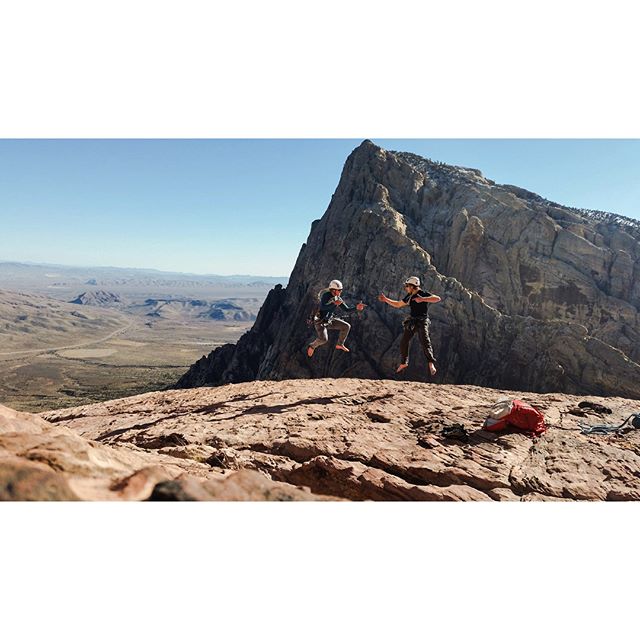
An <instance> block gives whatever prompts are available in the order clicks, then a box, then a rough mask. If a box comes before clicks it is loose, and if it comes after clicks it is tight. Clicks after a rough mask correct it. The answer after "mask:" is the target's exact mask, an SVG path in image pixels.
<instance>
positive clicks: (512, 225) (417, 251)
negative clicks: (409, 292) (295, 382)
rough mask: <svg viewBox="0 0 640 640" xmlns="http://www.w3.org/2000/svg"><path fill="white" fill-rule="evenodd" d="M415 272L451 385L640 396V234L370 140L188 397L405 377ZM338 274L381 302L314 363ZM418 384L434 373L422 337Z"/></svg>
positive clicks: (415, 370)
mask: <svg viewBox="0 0 640 640" xmlns="http://www.w3.org/2000/svg"><path fill="white" fill-rule="evenodd" d="M409 275H418V276H420V277H421V278H422V279H423V282H424V285H425V286H424V288H425V289H428V290H430V291H432V292H434V293H436V294H438V295H440V296H441V297H442V298H443V301H442V302H441V303H440V304H437V305H433V306H432V307H431V313H430V316H431V334H432V339H433V343H434V348H435V353H436V357H437V359H438V363H439V373H438V377H437V378H436V380H435V381H436V382H443V383H456V384H476V385H482V386H490V387H496V388H508V389H513V390H527V391H538V392H550V391H554V392H564V393H582V394H597V395H603V396H607V395H619V396H624V397H633V398H640V364H639V362H640V313H639V311H640V225H639V224H638V222H637V221H633V220H629V219H626V218H622V217H620V216H615V215H613V214H606V213H601V212H593V211H584V210H576V209H570V208H567V207H563V206H561V205H558V204H556V203H553V202H550V201H548V200H545V199H543V198H541V197H540V196H537V195H536V194H533V193H531V192H528V191H526V190H524V189H520V188H518V187H513V186H509V185H499V184H496V183H494V182H492V181H491V180H488V179H486V178H484V177H483V176H482V174H481V173H480V172H479V171H476V170H474V169H464V168H461V167H452V166H448V165H443V164H442V163H436V162H432V161H430V160H426V159H424V158H420V157H418V156H414V155H412V154H408V153H401V152H391V151H385V150H383V149H381V148H380V147H377V146H376V145H374V144H373V143H371V142H369V141H365V142H363V143H362V144H361V145H360V146H359V147H358V148H357V149H356V150H355V151H353V153H352V154H351V155H350V156H349V158H348V159H347V161H346V164H345V167H344V170H343V172H342V176H341V179H340V182H339V184H338V187H337V189H336V192H335V194H334V195H333V197H332V199H331V203H330V205H329V208H328V210H327V212H326V213H325V215H324V216H323V217H322V219H321V220H318V221H316V222H314V223H313V225H312V227H311V233H310V235H309V238H308V241H307V243H306V244H305V245H303V247H302V249H301V251H300V254H299V256H298V260H297V262H296V265H295V268H294V270H293V272H292V274H291V278H290V281H289V284H288V286H287V287H286V289H284V288H282V287H280V286H277V287H276V288H275V289H273V290H272V291H271V292H270V294H269V296H268V298H267V300H266V301H265V303H264V305H263V307H262V309H261V311H260V313H259V315H258V318H257V320H256V323H255V326H254V327H253V329H252V330H251V331H250V332H248V333H247V334H246V335H245V336H243V337H242V338H241V339H240V341H239V342H238V344H237V345H226V346H224V347H222V348H220V349H218V350H216V351H214V352H212V353H211V354H210V355H209V356H207V357H205V358H202V359H201V360H200V361H198V362H197V363H195V364H194V365H193V366H192V367H191V369H190V370H189V371H188V372H187V373H186V374H185V375H184V376H183V378H182V379H181V380H180V382H179V383H178V387H180V388H190V387H196V386H203V385H217V384H224V383H227V382H245V381H250V380H283V379H287V378H322V377H335V378H338V377H344V376H347V377H356V378H370V379H379V378H389V377H391V376H392V375H393V374H392V372H393V371H394V369H395V366H396V365H397V364H398V361H399V338H400V333H401V320H402V318H403V315H404V312H403V311H398V310H395V309H392V308H390V307H388V306H386V305H383V304H382V303H380V302H377V301H376V296H377V294H378V293H379V292H380V291H383V292H385V293H386V294H387V295H389V296H390V297H392V298H398V297H400V296H401V295H402V292H401V285H402V283H403V282H404V280H405V278H406V277H407V276H409ZM332 278H340V279H341V280H342V281H343V282H344V283H345V297H348V296H349V295H350V296H351V298H352V300H356V301H357V300H359V299H363V300H364V301H365V302H367V303H369V305H370V306H369V307H368V308H367V310H366V311H365V312H364V313H363V314H362V315H355V316H354V318H353V322H352V325H353V328H352V333H351V335H350V337H349V346H350V347H351V353H349V354H345V353H339V352H336V351H335V350H334V349H333V341H334V340H335V338H333V340H332V341H331V343H330V345H329V346H327V347H323V348H321V349H319V350H318V351H317V352H316V354H315V356H314V357H313V359H311V360H310V359H308V358H307V356H306V354H305V346H306V344H307V343H308V342H309V341H310V339H311V337H312V336H311V333H312V331H311V330H310V329H309V327H308V326H307V325H306V322H305V320H306V318H307V317H308V315H309V313H310V310H311V309H312V307H313V304H314V300H315V298H316V295H317V292H318V291H319V290H320V289H321V288H323V287H325V286H326V285H327V283H328V282H329V280H331V279H332ZM414 342H416V344H414V345H413V347H412V349H413V350H412V357H411V365H410V367H409V369H407V370H406V372H405V373H404V374H403V376H404V379H407V380H426V379H427V372H426V366H425V362H424V359H423V357H422V356H421V354H420V353H419V350H418V345H417V341H414Z"/></svg>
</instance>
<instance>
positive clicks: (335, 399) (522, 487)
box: [0, 379, 640, 501]
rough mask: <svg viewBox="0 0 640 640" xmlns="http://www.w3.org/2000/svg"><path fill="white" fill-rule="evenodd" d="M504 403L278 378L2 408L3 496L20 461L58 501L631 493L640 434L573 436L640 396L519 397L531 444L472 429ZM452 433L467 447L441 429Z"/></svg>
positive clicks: (639, 484)
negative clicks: (5, 418)
mask: <svg viewBox="0 0 640 640" xmlns="http://www.w3.org/2000/svg"><path fill="white" fill-rule="evenodd" d="M503 395H505V392H504V391H497V390H494V389H487V388H482V387H474V386H465V385H459V386H457V385H432V384H422V383H418V382H395V381H379V380H359V379H342V380H335V379H318V380H314V381H308V380H287V381H281V382H276V381H262V382H250V383H243V384H237V385H226V386H223V387H213V388H202V389H190V390H175V391H167V392H157V393H150V394H145V395H141V396H135V397H131V398H124V399H120V400H115V401H110V402H105V403H101V404H94V405H87V406H84V407H75V408H72V409H64V410H59V411H54V412H49V413H45V414H42V417H43V418H45V419H46V421H45V420H43V419H41V418H37V417H35V416H31V417H25V418H24V420H25V421H26V422H25V424H26V425H27V426H25V428H24V430H21V429H17V427H16V424H17V423H16V422H15V420H18V418H20V420H22V419H23V418H22V414H18V417H16V412H13V413H12V414H11V415H13V416H14V418H13V419H14V424H13V427H11V428H12V429H13V431H9V432H6V433H5V432H3V433H2V434H1V435H0V451H2V452H3V453H2V457H0V469H1V470H2V471H1V472H0V491H1V490H2V486H3V485H2V482H4V486H5V487H6V486H7V485H8V484H9V483H7V481H6V478H7V477H9V475H10V474H11V473H13V472H15V469H16V465H23V466H24V468H28V469H29V470H31V469H34V470H35V469H36V466H37V469H38V472H39V473H46V474H48V475H47V478H48V484H47V485H46V486H47V488H46V490H45V489H43V491H46V492H51V493H50V495H49V497H52V498H54V499H70V497H69V491H71V492H72V493H73V495H75V496H77V497H79V498H85V499H93V498H99V499H107V498H112V499H152V500H238V499H245V500H247V499H249V500H298V499H323V498H324V499H326V498H331V499H346V500H431V501H434V500H437V501H443V500H465V501H466V500H473V501H475V500H485V501H487V500H494V501H495V500H499V501H503V500H512V501H531V500H637V499H640V457H639V456H640V431H632V432H630V433H628V434H626V435H624V436H614V435H609V436H601V435H598V436H586V435H582V434H581V433H580V429H579V424H580V422H587V423H591V424H593V423H608V424H619V423H620V422H622V420H623V419H624V418H625V417H627V416H628V415H629V414H630V413H634V412H637V411H638V409H639V408H638V403H637V402H634V401H632V400H628V399H622V398H602V397H595V396H593V397H588V398H586V399H587V400H590V401H592V402H594V403H598V404H600V405H604V407H605V408H606V409H610V410H611V413H606V412H604V413H602V412H600V413H593V412H590V411H591V410H590V409H589V408H587V409H584V408H578V403H580V402H583V401H585V397H584V396H570V395H564V394H556V393H554V394H535V393H526V394H521V395H520V397H521V398H522V399H523V400H525V401H526V402H528V403H530V404H532V405H533V406H535V407H537V408H539V409H541V410H542V411H543V413H545V416H546V419H547V423H548V424H549V425H550V428H549V430H548V431H547V433H546V434H544V435H543V436H542V437H541V438H539V439H537V440H533V439H531V438H530V437H528V436H527V435H525V434H523V433H520V432H505V433H500V434H497V433H488V432H485V431H483V430H482V429H481V425H482V423H483V420H484V418H485V417H486V415H487V412H488V409H489V407H490V406H491V405H492V404H493V403H495V402H496V401H497V400H498V398H499V397H501V396H503ZM5 411H8V410H5ZM1 424H2V423H0V425H1ZM456 424H458V425H463V426H464V427H465V429H466V431H467V433H468V434H469V437H468V439H467V441H466V442H463V441H460V440H456V439H451V438H447V437H445V436H444V435H443V429H444V428H445V427H447V426H452V425H456ZM34 425H35V426H34ZM38 428H39V429H41V431H37V429H38ZM16 429H17V430H16ZM33 429H36V432H33ZM7 465H8V466H7ZM7 469H8V470H7ZM23 486H24V485H23ZM4 491H5V494H4V497H7V495H8V494H7V490H6V488H5V489H4ZM35 496H36V497H35V499H44V497H46V495H45V494H43V493H37V494H35ZM9 498H11V495H9Z"/></svg>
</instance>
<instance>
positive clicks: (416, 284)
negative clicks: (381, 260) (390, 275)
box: [404, 276, 420, 287]
mask: <svg viewBox="0 0 640 640" xmlns="http://www.w3.org/2000/svg"><path fill="white" fill-rule="evenodd" d="M404 283H405V284H412V285H413V286H414V287H419V286H420V278H417V277H416V276H411V277H410V278H407V279H406V280H405V282H404Z"/></svg>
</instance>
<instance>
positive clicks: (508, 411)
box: [483, 400, 547, 436]
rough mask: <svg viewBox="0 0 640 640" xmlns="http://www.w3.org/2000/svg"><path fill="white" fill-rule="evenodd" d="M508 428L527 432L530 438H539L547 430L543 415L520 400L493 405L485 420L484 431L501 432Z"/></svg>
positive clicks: (504, 401) (503, 401)
mask: <svg viewBox="0 0 640 640" xmlns="http://www.w3.org/2000/svg"><path fill="white" fill-rule="evenodd" d="M508 426H512V427H516V428H518V429H522V430H523V431H527V432H529V434H530V435H531V436H540V435H542V434H543V433H544V432H545V431H546V430H547V425H546V424H545V423H544V415H543V414H542V413H541V412H540V411H538V410H537V409H534V408H533V407H532V406H531V405H528V404H527V403H526V402H522V400H502V401H499V402H498V403H497V404H496V405H494V407H493V409H492V410H491V413H490V415H489V417H488V418H487V419H486V420H485V422H484V426H483V429H485V431H502V430H503V429H506V428H507V427H508Z"/></svg>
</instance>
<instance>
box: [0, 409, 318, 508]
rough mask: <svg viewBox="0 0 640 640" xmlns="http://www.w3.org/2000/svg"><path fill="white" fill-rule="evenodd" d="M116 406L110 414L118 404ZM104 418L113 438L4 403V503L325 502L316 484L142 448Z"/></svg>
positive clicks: (141, 419)
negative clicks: (312, 488) (302, 485)
mask: <svg viewBox="0 0 640 640" xmlns="http://www.w3.org/2000/svg"><path fill="white" fill-rule="evenodd" d="M108 404H109V406H110V407H111V409H109V408H107V407H105V409H104V410H103V411H104V412H107V413H106V414H105V415H109V413H108V412H109V411H112V410H113V408H114V407H115V406H116V405H117V403H108ZM98 406H100V405H93V409H92V410H95V408H96V407H98ZM151 406H152V405H149V408H150V407H151ZM129 418H130V420H129V421H126V420H125V422H124V423H119V424H126V425H127V426H126V427H123V426H121V427H119V428H120V429H122V430H123V431H130V432H131V433H132V434H134V433H138V432H140V431H141V430H142V429H143V428H145V426H146V422H145V421H146V420H147V417H146V412H145V411H142V412H140V413H139V414H138V415H137V416H135V415H134V414H130V416H129ZM102 422H103V426H104V433H105V434H106V435H107V437H105V438H100V437H99V438H96V439H95V440H93V439H91V438H86V437H84V436H83V435H81V434H80V433H79V430H77V429H70V428H68V427H66V426H64V425H61V424H55V422H54V423H52V422H50V421H46V420H44V419H42V418H40V417H39V416H36V415H33V414H28V413H21V412H18V411H14V410H13V409H9V408H8V407H4V406H2V405H0V501H3V500H5V501H6V500H14V501H16V500H18V501H23V500H30V501H34V500H38V501H41V500H147V499H148V500H170V501H177V500H311V499H317V498H315V497H314V496H311V495H310V493H309V490H308V489H305V490H302V489H299V488H296V487H294V486H292V485H291V484H285V483H281V482H274V481H273V480H271V479H269V478H268V477H267V476H266V475H264V474H260V473H258V472H255V471H251V470H242V471H238V472H231V473H229V472H225V471H222V470H220V469H217V468H214V467H212V466H211V464H208V463H207V462H206V461H203V460H202V459H200V458H199V456H198V455H188V454H187V453H185V454H184V455H182V456H180V455H177V454H176V453H175V452H174V451H173V450H171V448H170V447H169V449H168V450H167V451H168V453H164V452H163V451H159V450H158V447H159V446H161V445H160V444H159V441H158V442H156V443H149V444H148V446H137V445H136V444H134V443H133V440H131V442H129V441H128V440H129V438H127V437H124V438H122V439H120V438H117V437H115V436H114V434H113V431H114V428H113V427H112V424H113V421H110V420H103V421H102ZM112 438H113V439H115V441H114V442H111V440H110V439H112ZM103 440H107V441H109V444H104V443H103V442H102V441H103ZM167 441H168V442H173V443H175V442H182V441H181V440H178V439H176V438H173V439H172V438H171V437H169V438H168V440H167ZM163 442H164V441H163Z"/></svg>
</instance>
